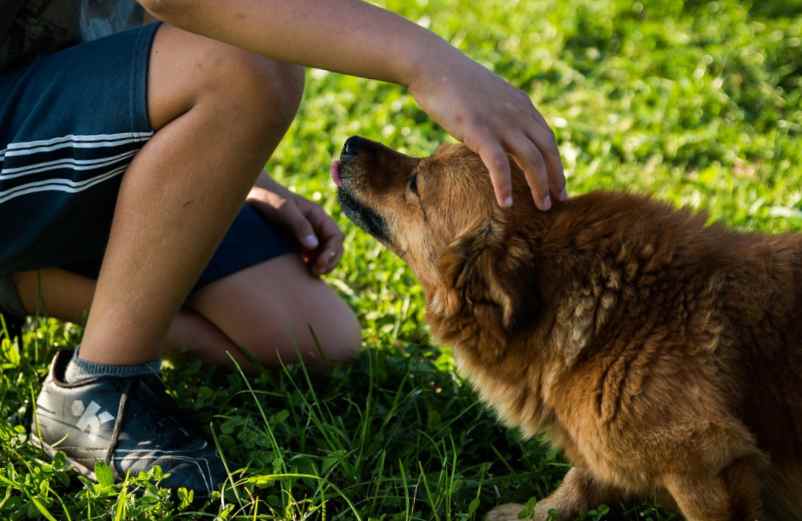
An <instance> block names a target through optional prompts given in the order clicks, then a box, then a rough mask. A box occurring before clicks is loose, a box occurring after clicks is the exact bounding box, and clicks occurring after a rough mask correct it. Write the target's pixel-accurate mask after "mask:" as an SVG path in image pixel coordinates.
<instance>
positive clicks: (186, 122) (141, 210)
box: [81, 26, 302, 364]
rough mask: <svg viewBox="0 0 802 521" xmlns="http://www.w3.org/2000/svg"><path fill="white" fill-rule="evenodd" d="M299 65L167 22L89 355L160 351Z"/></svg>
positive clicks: (281, 118)
mask: <svg viewBox="0 0 802 521" xmlns="http://www.w3.org/2000/svg"><path fill="white" fill-rule="evenodd" d="M301 90H302V72H301V71H300V70H299V69H298V68H295V67H291V66H288V65H284V64H278V63H273V62H269V61H267V60H265V59H262V58H260V57H257V56H254V55H251V54H249V53H246V52H245V51H241V50H238V49H235V48H233V47H230V46H227V45H224V44H220V43H217V42H214V41H212V40H209V39H206V38H203V37H200V36H197V35H193V34H190V33H186V32H183V31H179V30H176V29H173V28H171V27H167V26H163V27H162V28H161V29H160V30H159V32H158V34H157V35H156V39H155V42H154V45H153V51H152V54H151V63H150V77H149V90H148V91H149V102H148V103H149V112H150V121H151V125H152V126H153V127H154V128H155V129H156V133H155V135H154V136H153V138H152V139H151V140H150V141H149V142H148V143H147V145H145V147H144V148H143V149H142V150H141V152H140V153H139V154H138V155H137V156H136V158H135V159H134V161H133V162H132V164H131V165H130V167H129V169H128V171H127V172H126V174H125V177H124V178H123V181H122V186H121V188H120V192H119V197H118V200H117V205H116V209H115V214H114V220H113V224H112V228H111V235H110V238H109V242H108V246H107V249H106V253H105V257H104V260H103V265H102V268H101V271H100V276H99V279H98V282H97V287H96V290H95V295H94V299H93V302H92V307H91V308H90V311H89V317H88V321H87V325H86V331H85V335H84V339H83V342H82V345H81V357H82V358H83V359H85V360H88V361H91V362H97V363H108V364H137V363H141V362H144V361H147V360H152V359H156V358H158V357H159V355H160V349H161V341H162V338H163V337H164V335H165V333H166V331H167V329H168V327H169V325H170V323H171V321H172V320H173V317H174V315H175V314H176V313H177V311H178V310H179V308H180V307H181V305H182V304H183V302H184V300H185V299H186V297H187V294H188V293H189V291H190V289H191V288H192V286H193V284H194V283H195V281H196V280H197V278H198V277H199V275H200V273H201V270H202V269H203V267H204V266H205V265H206V263H207V262H208V260H209V258H210V257H211V255H212V253H213V251H214V249H215V246H216V245H217V243H218V242H219V241H220V240H221V238H222V237H223V235H224V234H225V231H226V229H227V227H228V226H229V224H230V223H231V222H232V220H233V218H234V216H235V215H236V212H237V210H238V209H239V207H240V205H241V204H242V201H243V199H244V197H245V194H246V193H247V192H248V190H249V189H250V187H251V185H252V184H253V181H254V179H255V178H256V176H257V175H258V173H259V172H260V170H261V168H262V165H263V164H264V162H265V160H266V158H267V157H268V156H269V155H270V154H271V153H272V151H273V149H274V148H275V146H276V145H277V144H278V142H279V140H280V139H281V137H282V136H283V135H284V132H285V131H286V130H287V127H288V126H289V124H290V122H291V120H292V118H293V116H294V114H295V110H296V108H297V106H298V103H299V101H300V97H301Z"/></svg>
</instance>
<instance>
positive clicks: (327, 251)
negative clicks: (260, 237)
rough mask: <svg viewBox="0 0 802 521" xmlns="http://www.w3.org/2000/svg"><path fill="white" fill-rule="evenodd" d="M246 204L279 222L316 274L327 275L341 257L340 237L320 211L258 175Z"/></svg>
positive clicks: (323, 212)
mask: <svg viewBox="0 0 802 521" xmlns="http://www.w3.org/2000/svg"><path fill="white" fill-rule="evenodd" d="M247 201H248V202H249V203H251V204H253V205H255V206H256V207H257V208H258V209H259V210H260V211H261V212H262V213H263V214H264V215H265V216H266V217H267V218H268V219H271V220H274V221H275V222H278V223H281V224H282V225H283V226H285V227H286V228H287V229H288V230H289V231H290V233H292V234H293V235H294V236H295V238H296V239H297V240H298V243H299V244H301V246H303V249H304V253H303V257H304V261H305V262H306V264H307V266H309V269H310V270H311V271H312V272H313V273H315V274H316V275H322V274H324V273H329V272H330V271H331V270H333V269H334V268H335V267H336V266H337V263H338V262H340V258H341V257H342V255H343V240H344V238H343V234H342V232H341V231H340V228H339V227H338V226H337V223H335V222H334V219H332V218H331V217H330V216H329V215H328V214H327V213H326V211H325V210H323V208H321V207H320V206H318V205H316V204H315V203H313V202H311V201H308V200H307V199H304V198H303V197H301V196H300V195H298V194H294V193H292V192H290V191H289V190H287V189H286V188H284V187H283V186H281V185H280V184H278V183H277V182H275V181H273V180H272V179H270V178H268V177H267V176H266V175H263V176H260V178H259V180H258V181H257V186H254V187H253V188H252V189H251V191H250V193H249V194H248V197H247Z"/></svg>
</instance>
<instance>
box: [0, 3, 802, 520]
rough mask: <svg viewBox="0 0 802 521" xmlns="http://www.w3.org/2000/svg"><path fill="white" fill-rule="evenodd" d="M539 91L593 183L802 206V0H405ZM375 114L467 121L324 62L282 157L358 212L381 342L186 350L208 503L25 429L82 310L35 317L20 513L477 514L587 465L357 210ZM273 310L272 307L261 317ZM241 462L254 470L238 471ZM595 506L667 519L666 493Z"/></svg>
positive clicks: (350, 282)
mask: <svg viewBox="0 0 802 521" xmlns="http://www.w3.org/2000/svg"><path fill="white" fill-rule="evenodd" d="M383 5H385V6H387V7H388V8H390V9H392V10H394V11H397V12H399V13H401V14H403V15H405V16H407V17H409V18H411V19H413V20H416V21H417V22H418V23H420V24H422V25H424V26H427V27H429V28H431V29H433V30H435V31H436V32H438V33H439V34H441V35H443V36H444V37H446V38H447V39H449V40H450V41H451V42H453V43H454V44H455V45H457V46H458V47H460V48H462V49H463V50H465V51H466V52H468V53H469V54H470V55H471V56H473V57H474V58H476V59H477V60H479V61H481V62H482V63H484V64H486V65H487V66H489V67H492V68H493V69H494V70H495V71H497V72H498V73H499V74H501V75H503V76H505V77H506V78H508V79H509V80H510V81H511V82H512V83H514V84H516V85H518V86H520V87H521V88H524V89H526V90H527V91H528V92H530V93H531V95H532V98H533V99H534V100H535V103H536V105H537V106H538V107H539V108H540V109H541V110H542V112H543V113H544V114H545V115H546V117H547V119H548V120H549V121H550V122H551V123H552V125H553V127H554V130H555V132H556V135H557V138H558V142H559V144H560V148H561V151H562V154H563V158H564V162H565V165H566V169H567V172H568V175H569V187H570V189H571V192H572V193H574V194H578V193H583V192H586V191H589V190H593V189H599V188H605V189H622V190H634V191H639V192H650V193H654V194H655V195H657V196H658V197H660V198H663V199H666V200H669V201H672V202H673V203H676V204H677V205H688V206H691V207H694V208H698V209H704V210H706V211H708V212H709V214H710V217H711V219H715V220H720V221H723V222H726V223H728V224H730V225H732V226H736V227H739V228H744V229H756V230H765V231H783V230H799V229H800V228H802V167H800V165H802V146H801V140H802V79H800V78H802V74H801V73H802V2H800V1H799V0H764V1H761V2H758V1H757V0H755V2H754V5H750V3H749V2H737V1H734V0H732V1H719V2H705V1H701V0H687V1H684V2H683V1H682V0H662V1H646V0H642V1H640V2H628V1H623V0H571V1H568V2H560V1H557V0H542V1H537V2H536V1H532V0H525V1H514V0H484V1H482V2H473V1H470V0H417V1H403V0H387V1H386V2H384V3H383ZM352 134H361V135H364V136H367V137H371V138H374V139H378V140H381V141H383V142H386V143H387V144H388V145H390V146H392V147H395V148H399V149H402V150H405V151H408V152H410V153H416V154H427V153H429V152H430V151H431V150H432V149H433V148H434V147H435V145H436V144H437V143H439V142H441V141H442V140H444V139H446V137H445V136H444V134H443V133H442V131H441V130H440V129H438V128H437V127H436V126H434V125H433V124H432V123H430V122H429V121H428V119H427V118H426V116H425V114H423V113H422V112H421V111H420V110H419V109H418V108H417V107H416V106H415V104H414V102H413V101H412V100H411V98H410V97H409V96H407V95H406V94H405V93H404V92H403V91H402V90H401V89H399V88H397V87H395V86H392V85H387V84H382V83H378V82H369V81H364V80H361V79H356V78H349V77H343V76H339V75H334V74H329V73H325V72H321V71H312V72H311V73H310V74H309V81H308V84H307V92H306V97H305V101H304V104H303V106H302V109H301V113H300V115H299V118H298V120H297V121H296V123H295V125H294V126H293V128H292V129H291V131H290V133H289V135H288V137H287V139H286V140H285V141H284V143H283V144H282V146H281V147H280V149H279V151H278V152H277V153H276V155H275V158H274V159H273V160H271V163H270V165H269V166H270V169H271V171H272V172H273V174H274V175H275V176H276V177H278V178H279V179H281V180H283V181H284V182H286V183H287V184H288V185H289V186H291V187H292V188H293V189H295V190H297V191H298V192H300V193H302V194H304V195H306V196H308V197H310V198H311V199H313V200H315V201H318V202H320V203H321V204H323V205H324V206H325V207H326V208H327V209H328V210H329V211H330V212H331V213H332V214H334V215H335V216H337V218H338V219H339V222H340V223H341V225H342V226H343V228H344V229H345V230H346V232H347V237H348V238H347V242H346V246H347V253H346V256H345V258H344V259H343V261H342V264H341V266H340V267H339V268H338V269H337V271H336V272H335V273H334V274H333V275H332V276H331V277H330V278H329V279H328V280H329V282H330V283H331V284H332V285H334V286H335V287H336V288H337V289H338V290H339V291H340V292H341V294H342V295H343V297H344V298H345V299H347V300H348V302H349V303H350V304H351V305H352V306H353V307H354V309H356V310H357V312H358V314H359V317H360V320H361V322H362V324H363V326H364V328H365V346H366V349H365V352H364V354H363V355H362V357H361V358H360V359H359V360H358V361H357V362H356V363H354V364H353V365H351V366H348V367H343V368H340V369H337V370H336V371H334V372H333V374H331V375H329V376H328V377H325V378H319V377H316V378H313V377H310V375H309V374H307V372H306V371H305V370H304V369H303V368H302V367H293V368H288V369H286V370H276V371H272V372H264V373H262V374H259V375H258V376H256V377H253V378H249V379H247V380H246V379H244V378H243V377H242V376H241V375H240V374H237V373H225V372H222V371H211V372H210V371H209V370H208V368H206V367H201V366H200V365H199V364H197V363H188V364H184V365H181V366H176V367H172V366H170V367H167V368H166V370H165V379H166V381H167V382H168V385H169V387H170V388H171V389H172V390H174V392H175V394H176V396H177V397H178V399H179V400H180V401H181V402H183V403H187V404H191V406H192V407H193V408H194V409H196V410H197V412H198V414H199V415H200V417H201V418H203V419H204V420H205V421H206V422H207V424H208V425H209V427H210V429H211V432H213V433H214V437H215V440H216V442H217V443H218V444H219V446H220V447H221V449H222V453H223V454H224V455H225V457H226V460H227V462H228V464H229V466H230V467H231V468H232V470H234V469H239V470H234V471H233V473H232V483H229V485H228V486H227V487H226V489H225V491H224V493H223V494H222V495H221V496H219V497H216V498H215V499H214V500H213V501H211V502H209V503H207V504H197V503H196V502H192V501H191V499H192V498H190V497H188V496H187V495H186V494H179V495H178V496H177V497H170V495H169V494H167V492H166V491H164V490H162V489H159V488H158V487H157V486H156V485H155V484H154V483H155V482H156V481H157V480H158V475H156V474H155V473H154V474H153V475H150V476H138V477H132V478H130V479H129V480H128V481H126V482H125V483H124V484H122V485H113V484H112V483H111V482H110V480H109V479H108V477H103V476H104V474H105V473H104V472H103V469H99V470H100V473H99V474H100V476H101V478H102V479H101V483H99V484H93V483H90V482H88V481H86V480H84V479H83V478H80V477H78V476H77V475H76V474H74V473H72V472H69V471H67V470H66V469H65V465H64V462H63V460H60V459H57V460H56V461H53V462H49V461H46V460H45V459H44V458H43V456H42V454H41V453H39V452H37V451H36V450H33V449H31V448H29V447H28V446H26V445H25V443H24V430H23V427H22V425H21V424H22V418H23V417H24V413H25V409H26V407H28V406H29V404H30V402H31V400H32V399H33V398H34V397H35V395H36V393H37V391H38V387H39V382H40V381H41V379H42V378H43V376H44V374H45V371H46V365H47V362H48V361H49V359H50V357H51V355H52V353H53V351H54V350H55V349H57V348H60V347H67V346H74V345H76V344H77V342H78V341H79V339H80V334H81V329H80V327H79V326H76V325H72V324H64V323H59V322H57V321H54V320H46V319H36V320H32V321H31V322H30V323H29V325H28V328H27V330H26V332H25V333H24V335H23V336H22V338H18V339H13V340H9V339H8V338H5V339H3V340H2V345H1V346H0V417H2V418H8V421H3V422H0V518H2V519H8V520H18V519H48V520H52V519H58V520H62V519H65V520H79V519H82V520H90V519H91V520H95V519H115V520H116V519H143V520H160V521H161V520H178V519H210V520H211V519H220V520H224V519H241V520H245V519H280V520H305V519H310V520H324V519H325V520H346V519H347V520H352V519H361V520H363V521H380V520H381V521H402V520H404V521H407V520H409V521H411V520H425V521H432V520H434V521H457V520H459V521H467V520H474V519H481V515H482V514H483V513H484V512H485V511H486V510H487V509H489V508H490V507H491V506H493V505H495V504H496V503H499V502H504V501H511V500H518V501H526V500H528V499H530V498H541V497H543V496H545V495H547V494H548V493H549V492H550V491H551V490H553V489H554V487H555V486H556V485H557V484H558V483H559V481H560V479H561V476H562V475H563V474H564V472H565V470H566V468H567V466H566V464H565V462H564V461H563V460H562V459H561V457H560V455H559V454H557V453H556V452H554V451H553V450H551V449H550V448H549V447H548V446H547V445H545V444H543V443H541V442H540V441H538V440H531V441H526V442H524V441H521V439H520V437H519V435H518V434H517V433H515V432H511V431H508V430H505V429H502V428H500V427H499V426H498V425H497V423H496V421H495V419H494V417H493V415H492V414H491V413H490V412H488V410H487V409H485V408H484V407H483V406H481V405H480V404H478V403H477V401H476V396H475V395H474V393H473V392H472V391H471V389H470V387H469V386H468V385H467V384H466V382H464V381H462V380H461V379H460V378H459V377H458V376H456V375H455V372H454V367H453V363H452V358H451V356H450V353H449V350H448V348H446V347H441V346H436V345H433V344H432V340H431V339H430V337H429V332H428V329H427V327H426V325H425V323H424V320H423V302H422V297H421V291H420V288H419V287H418V285H417V284H416V282H415V280H414V278H413V277H412V276H411V274H410V272H409V271H408V270H407V269H406V268H405V267H404V266H403V264H402V263H401V262H400V261H399V260H398V259H396V258H394V257H393V256H392V255H390V254H389V253H388V252H386V251H385V250H383V249H382V248H381V247H380V246H379V245H378V244H377V243H376V242H375V241H373V240H372V239H370V238H369V237H367V236H366V235H365V234H363V233H362V232H360V231H358V230H356V229H355V228H354V227H353V226H351V225H350V224H349V223H348V222H346V220H345V219H344V218H343V217H341V216H340V212H339V210H338V208H337V206H336V203H335V201H334V197H333V189H332V186H331V184H330V181H329V180H328V178H327V175H326V172H327V165H328V163H329V161H330V159H331V158H332V157H333V156H334V155H335V154H336V152H337V150H338V148H339V146H341V144H342V143H343V141H344V139H345V138H346V137H348V136H350V135H352ZM255 327H258V325H256V326H255ZM232 484H233V485H232ZM610 507H611V510H610V511H609V512H607V510H606V509H599V510H598V511H596V512H594V513H591V514H589V515H588V516H587V519H630V520H634V519H650V520H666V519H672V516H671V515H669V514H667V513H664V512H660V511H658V510H657V509H655V508H652V507H650V506H649V505H628V506H617V505H611V506H610Z"/></svg>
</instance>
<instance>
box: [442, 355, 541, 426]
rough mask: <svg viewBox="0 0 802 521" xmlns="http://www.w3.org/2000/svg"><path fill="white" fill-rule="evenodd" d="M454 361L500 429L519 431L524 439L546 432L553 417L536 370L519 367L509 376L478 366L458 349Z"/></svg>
mask: <svg viewBox="0 0 802 521" xmlns="http://www.w3.org/2000/svg"><path fill="white" fill-rule="evenodd" d="M454 358H455V360H456V363H457V369H458V370H459V372H460V374H461V375H462V376H464V377H465V378H467V379H468V381H469V382H471V384H472V385H473V387H474V388H475V389H476V391H477V392H478V393H479V397H480V398H481V400H482V401H483V402H485V403H486V404H488V405H489V406H490V407H491V408H492V409H493V410H494V411H495V412H496V413H497V414H498V416H499V419H500V420H501V422H502V423H503V424H504V425H506V426H508V427H517V428H519V429H521V431H522V433H523V434H524V436H525V437H527V438H529V437H532V436H534V435H536V434H538V433H539V432H542V431H543V430H544V429H546V430H548V429H549V425H548V424H549V423H550V419H553V417H554V414H553V410H552V409H551V408H550V407H549V406H548V404H547V403H546V402H545V401H544V399H543V395H542V388H543V384H544V382H543V374H542V371H541V370H540V368H536V367H521V368H520V371H517V374H515V376H511V375H510V374H509V373H506V374H505V372H503V371H500V370H497V368H496V369H494V368H492V367H488V366H486V365H484V364H482V363H480V361H479V360H478V359H476V358H474V357H471V356H470V355H468V354H465V353H464V352H461V350H460V349H456V350H455V354H454Z"/></svg>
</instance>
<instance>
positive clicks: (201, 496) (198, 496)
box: [28, 433, 211, 501]
mask: <svg viewBox="0 0 802 521" xmlns="http://www.w3.org/2000/svg"><path fill="white" fill-rule="evenodd" d="M28 444H30V445H31V446H32V447H36V448H37V449H40V450H42V451H44V452H45V453H46V454H47V455H48V456H49V457H50V459H53V458H55V457H56V453H57V452H61V453H62V454H64V458H65V459H66V460H67V463H68V464H69V466H70V468H71V469H72V470H74V471H76V472H78V473H79V474H81V475H82V476H86V477H87V478H89V479H91V480H92V481H94V482H95V483H97V477H96V476H95V471H93V470H89V468H88V467H86V466H85V465H83V464H81V463H78V462H77V461H75V460H74V459H72V458H70V457H69V456H67V454H66V453H65V452H64V451H59V449H57V448H56V447H53V446H52V445H50V444H48V443H46V442H45V441H42V440H41V439H40V438H39V437H38V436H37V435H35V434H33V433H31V434H30V435H29V436H28ZM114 481H115V483H117V482H119V479H117V477H116V472H115V478H114ZM168 490H170V492H171V494H172V493H174V492H175V490H173V489H168ZM194 495H195V501H205V500H206V499H208V498H209V497H210V496H211V493H210V492H200V491H198V490H195V491H194Z"/></svg>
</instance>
